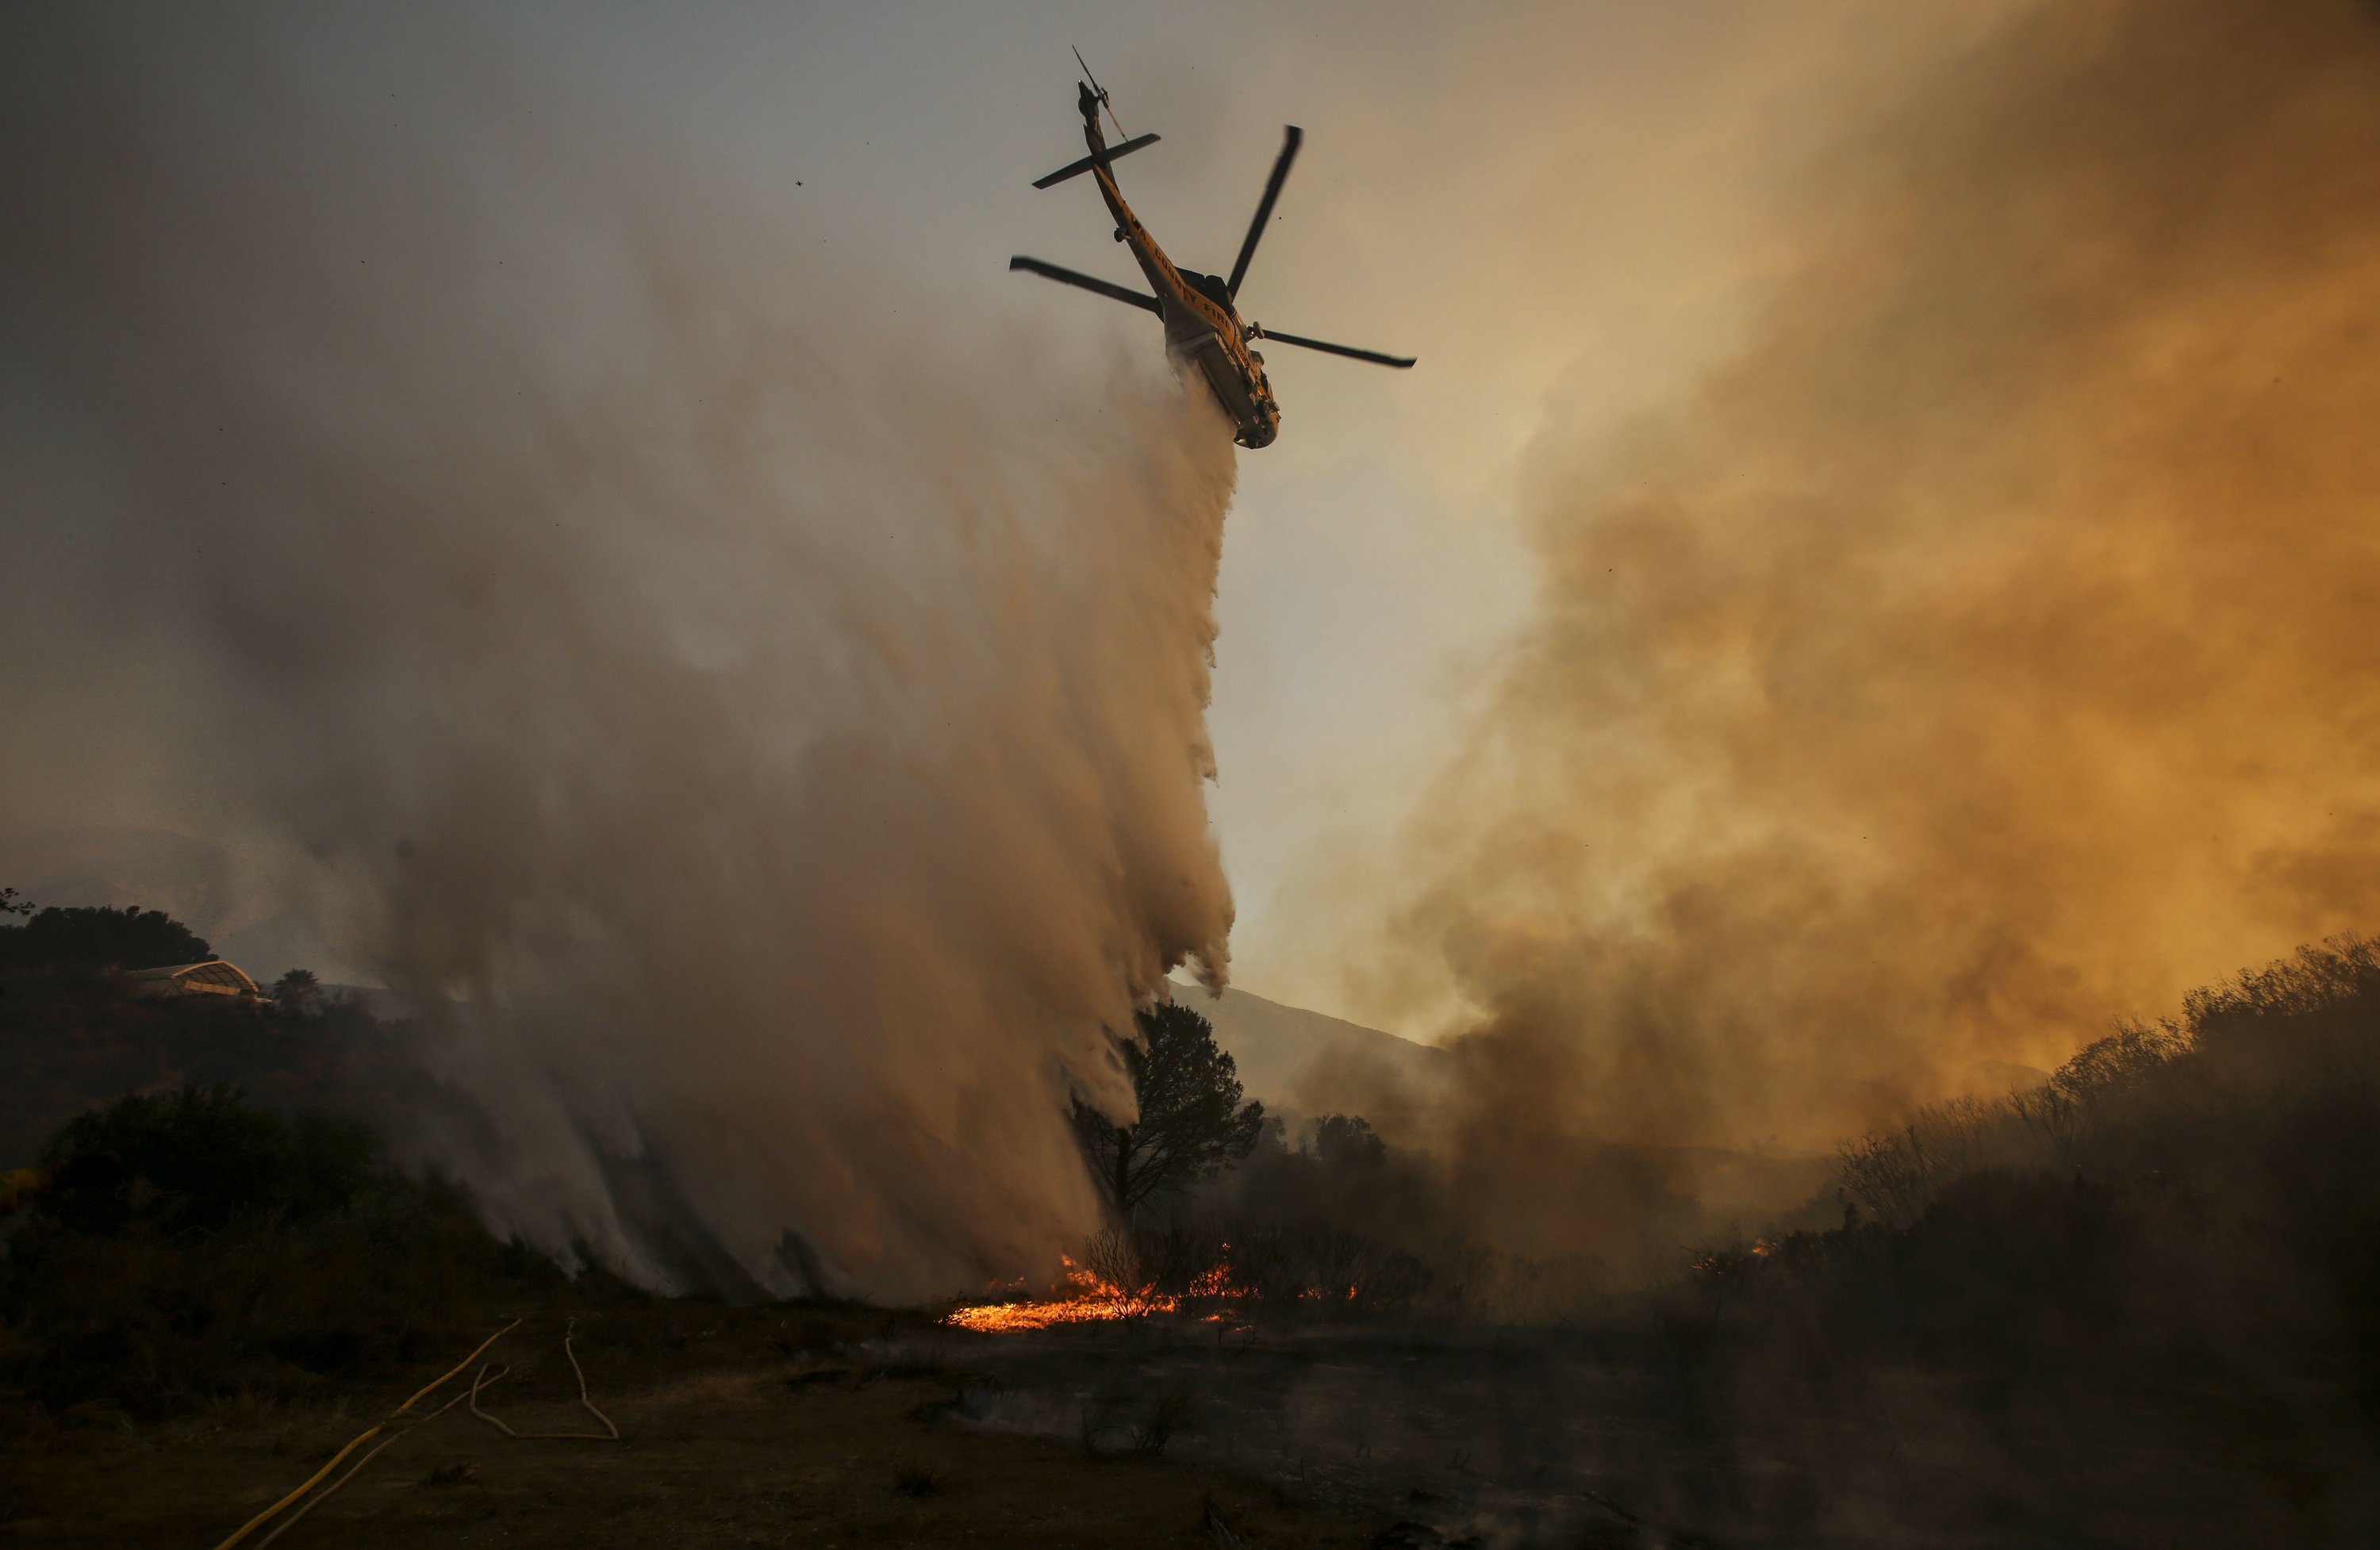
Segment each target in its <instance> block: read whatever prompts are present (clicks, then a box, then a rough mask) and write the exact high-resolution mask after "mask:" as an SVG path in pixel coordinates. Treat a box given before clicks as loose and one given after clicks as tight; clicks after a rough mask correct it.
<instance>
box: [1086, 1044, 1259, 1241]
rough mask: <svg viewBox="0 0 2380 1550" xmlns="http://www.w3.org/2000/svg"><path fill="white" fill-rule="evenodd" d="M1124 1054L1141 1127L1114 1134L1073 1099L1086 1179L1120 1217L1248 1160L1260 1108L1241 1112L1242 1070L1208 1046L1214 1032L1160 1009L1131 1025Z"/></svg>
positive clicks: (1108, 1123) (1248, 1106)
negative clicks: (1136, 1031)
mask: <svg viewBox="0 0 2380 1550" xmlns="http://www.w3.org/2000/svg"><path fill="white" fill-rule="evenodd" d="M1138 1023H1139V1027H1140V1039H1139V1041H1138V1042H1137V1043H1134V1044H1127V1045H1125V1046H1124V1047H1123V1059H1124V1066H1125V1068H1126V1069H1127V1070H1128V1071H1129V1072H1131V1074H1132V1089H1133V1091H1134V1093H1135V1094H1136V1095H1138V1096H1139V1098H1140V1119H1139V1120H1138V1121H1137V1122H1135V1123H1134V1124H1131V1125H1118V1124H1116V1123H1114V1122H1113V1121H1112V1120H1109V1119H1108V1117H1107V1116H1106V1115H1104V1114H1101V1113H1100V1112H1099V1110H1098V1109H1096V1108H1091V1107H1090V1106H1089V1105H1088V1104H1086V1103H1085V1102H1083V1100H1082V1099H1080V1098H1079V1097H1078V1098H1076V1099H1075V1135H1076V1136H1077V1137H1079V1138H1080V1139H1081V1141H1082V1144H1083V1154H1084V1156H1087V1158H1089V1159H1090V1164H1091V1173H1092V1176H1093V1177H1095V1178H1096V1179H1098V1180H1099V1187H1100V1189H1101V1190H1103V1191H1104V1192H1105V1193H1106V1194H1107V1197H1108V1200H1109V1202H1110V1203H1111V1205H1114V1206H1115V1208H1116V1210H1117V1212H1118V1213H1119V1214H1121V1215H1124V1216H1129V1215H1131V1214H1132V1211H1133V1208H1134V1207H1135V1206H1137V1205H1139V1204H1140V1203H1141V1202H1142V1201H1144V1200H1147V1198H1148V1197H1149V1196H1151V1195H1153V1194H1161V1193H1172V1192H1174V1191H1179V1190H1184V1189H1187V1188H1189V1187H1190V1186H1191V1185H1192V1184H1195V1183H1196V1182H1197V1181H1200V1180H1202V1179H1211V1178H1213V1177H1214V1176H1215V1174H1217V1173H1218V1172H1220V1170H1221V1169H1224V1168H1225V1167H1226V1166H1228V1165H1230V1164H1232V1163H1234V1162H1237V1161H1238V1160H1239V1159H1240V1158H1242V1157H1245V1156H1247V1155H1248V1152H1249V1150H1250V1148H1252V1147H1254V1146H1255V1145H1256V1144H1257V1132H1259V1131H1261V1130H1262V1129H1263V1128H1264V1105H1263V1104H1261V1103H1254V1102H1251V1103H1245V1104H1244V1103H1242V1102H1241V1101H1240V1096H1241V1092H1242V1089H1241V1086H1240V1078H1239V1066H1238V1064H1237V1062H1235V1061H1234V1060H1233V1059H1232V1058H1231V1057H1230V1056H1229V1055H1227V1054H1225V1053H1224V1052H1223V1051H1222V1050H1220V1049H1219V1048H1217V1047H1216V1046H1215V1029H1214V1025H1213V1024H1212V1023H1208V1021H1207V1020H1206V1019H1205V1018H1203V1017H1201V1016H1199V1015H1198V1014H1197V1013H1196V1012H1195V1011H1191V1010H1190V1009H1189V1008H1188V1007H1179V1006H1173V1005H1171V1004H1168V1003H1160V1004H1158V1005H1156V1006H1153V1007H1151V1008H1149V1009H1148V1010H1147V1011H1144V1012H1142V1013H1141V1014H1140V1015H1139V1018H1138Z"/></svg>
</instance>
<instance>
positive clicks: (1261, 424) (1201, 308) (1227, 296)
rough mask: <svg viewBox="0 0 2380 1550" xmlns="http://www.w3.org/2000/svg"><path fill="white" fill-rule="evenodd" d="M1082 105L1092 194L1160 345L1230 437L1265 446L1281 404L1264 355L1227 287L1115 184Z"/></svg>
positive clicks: (1085, 100)
mask: <svg viewBox="0 0 2380 1550" xmlns="http://www.w3.org/2000/svg"><path fill="white" fill-rule="evenodd" d="M1082 106H1083V139H1084V141H1085V142H1086V143H1087V144H1088V145H1089V147H1090V148H1091V156H1092V158H1093V162H1092V166H1091V169H1090V170H1091V176H1093V177H1095V178H1097V179H1098V180H1099V197H1100V198H1101V199H1103V200H1107V201H1108V212H1109V213H1110V214H1111V215H1113V216H1114V217H1115V236H1116V240H1117V241H1118V242H1121V243H1123V244H1124V245H1125V246H1126V247H1128V248H1131V249H1132V256H1133V259H1134V260H1135V261H1136V262H1137V263H1138V264H1139V265H1140V272H1141V273H1143V274H1145V275H1147V277H1148V288H1149V289H1150V290H1151V291H1153V292H1155V293H1156V296H1157V305H1158V315H1159V316H1160V318H1162V319H1163V320H1164V322H1165V348H1166V351H1167V353H1169V354H1170V355H1172V357H1173V358H1174V359H1175V360H1177V361H1182V362H1184V363H1187V364H1190V365H1193V366H1196V368H1197V369H1198V372H1199V375H1201V376H1202V377H1204V378H1205V379H1206V381H1207V386H1208V388H1209V389H1210V390H1212V391H1213V393H1214V394H1215V402H1216V403H1218V404H1220V406H1222V409H1223V413H1224V414H1226V415H1228V416H1230V417H1231V418H1232V421H1233V427H1234V433H1233V438H1232V439H1233V441H1235V442H1239V444H1240V445H1242V446H1244V447H1264V446H1270V445H1271V444H1272V441H1273V438H1274V437H1276V436H1278V435H1280V434H1281V406H1280V405H1279V404H1278V403H1276V402H1275V401H1274V399H1273V395H1272V384H1271V383H1270V382H1269V381H1266V380H1265V369H1264V357H1262V356H1259V355H1257V353H1256V351H1254V350H1252V349H1250V348H1248V327H1247V325H1246V324H1245V323H1244V322H1242V321H1240V314H1239V311H1238V309H1235V308H1234V307H1233V305H1232V297H1231V293H1230V291H1228V290H1227V289H1225V288H1224V285H1223V282H1222V280H1221V279H1220V278H1219V277H1217V276H1215V275H1212V274H1199V273H1196V272H1193V271H1189V270H1184V269H1180V268H1177V267H1175V265H1174V263H1173V260H1171V259H1169V258H1167V257H1166V256H1165V249H1164V248H1160V247H1159V246H1158V245H1157V239H1156V238H1155V237H1153V236H1149V235H1148V228H1147V227H1146V226H1144V225H1142V224H1140V222H1139V220H1138V219H1137V218H1136V217H1135V216H1134V214H1133V212H1132V206H1130V205H1128V204H1126V203H1125V202H1124V199H1123V191H1122V190H1120V189H1119V188H1116V182H1115V178H1114V176H1113V175H1112V174H1111V172H1110V170H1109V167H1108V160H1107V149H1108V147H1107V139H1106V137H1105V136H1103V135H1102V134H1100V133H1099V102H1098V99H1096V98H1094V97H1092V96H1091V95H1090V93H1089V92H1088V91H1085V92H1084V93H1083V95H1082ZM1126 149H1130V148H1129V147H1127V148H1126Z"/></svg>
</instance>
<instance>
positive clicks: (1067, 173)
mask: <svg viewBox="0 0 2380 1550" xmlns="http://www.w3.org/2000/svg"><path fill="white" fill-rule="evenodd" d="M1159 138H1160V137H1158V136H1156V135H1141V136H1138V137H1136V138H1135V139H1128V140H1126V141H1124V142H1123V144H1122V145H1111V146H1110V147H1108V149H1107V150H1106V151H1105V152H1103V155H1104V157H1105V159H1106V160H1108V161H1111V162H1112V161H1114V160H1115V159H1116V158H1117V157H1119V156H1129V155H1131V154H1132V153H1133V152H1134V151H1138V150H1140V149H1141V148H1142V147H1144V146H1150V145H1155V144H1156V143H1157V142H1158V139H1159ZM1100 159H1101V158H1100V157H1099V156H1086V157H1084V158H1083V159H1082V160H1081V161H1079V162H1069V163H1066V164H1065V165H1064V166H1062V167H1060V168H1059V169H1058V170H1057V171H1056V172H1053V173H1051V174H1050V176H1047V177H1037V178H1035V179H1034V180H1033V187H1035V188H1055V187H1056V186H1057V185H1059V184H1061V183H1063V182H1065V181H1066V179H1068V178H1070V177H1080V176H1082V175H1083V174H1085V173H1087V172H1088V171H1090V170H1091V169H1092V168H1093V167H1095V166H1098V165H1099V162H1100Z"/></svg>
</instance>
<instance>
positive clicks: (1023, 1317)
mask: <svg viewBox="0 0 2380 1550" xmlns="http://www.w3.org/2000/svg"><path fill="white" fill-rule="evenodd" d="M1064 1264H1065V1266H1066V1285H1067V1287H1068V1288H1070V1289H1071V1290H1069V1291H1068V1292H1067V1293H1066V1294H1065V1295H1063V1296H1060V1297H1054V1298H1051V1299H1050V1300H1048V1301H1046V1302H1039V1301H1015V1302H971V1303H967V1304H965V1306H962V1307H959V1308H955V1309H953V1310H952V1311H951V1312H950V1313H949V1314H945V1315H944V1316H943V1318H942V1322H943V1323H944V1324H947V1325H950V1326H953V1327H954V1328H958V1329H972V1330H976V1331H977V1332H979V1333H983V1334H990V1335H1007V1334H1015V1333H1018V1332H1020V1331H1023V1330H1028V1329H1048V1328H1050V1327H1051V1326H1055V1325H1061V1324H1110V1323H1114V1322H1117V1321H1120V1320H1123V1319H1136V1318H1147V1317H1149V1316H1150V1315H1152V1314H1178V1313H1182V1312H1184V1309H1185V1308H1188V1307H1192V1306H1194V1305H1196V1304H1202V1303H1212V1302H1221V1301H1225V1300H1232V1299H1238V1298H1244V1297H1246V1296H1248V1295H1250V1289H1248V1288H1246V1287H1244V1286H1240V1285H1238V1284H1236V1283H1235V1282H1233V1279H1232V1267H1231V1266H1230V1265H1228V1264H1226V1265H1216V1266H1215V1267H1214V1268H1213V1269H1211V1270H1204V1271H1201V1272H1199V1274H1198V1275H1197V1276H1196V1278H1194V1279H1192V1281H1191V1282H1190V1285H1189V1288H1188V1290H1185V1291H1184V1293H1183V1294H1182V1295H1181V1296H1179V1297H1176V1296H1172V1295H1171V1294H1169V1293H1166V1292H1162V1291H1160V1290H1158V1289H1157V1287H1156V1286H1155V1285H1154V1284H1153V1283H1152V1284H1150V1285H1147V1286H1144V1287H1142V1288H1140V1289H1139V1290H1136V1291H1135V1290H1129V1289H1127V1288H1125V1287H1123V1286H1121V1285H1119V1284H1118V1283H1116V1282H1115V1281H1112V1280H1110V1279H1108V1278H1104V1277H1102V1276H1099V1275H1096V1274H1094V1273H1093V1272H1091V1271H1089V1270H1086V1269H1084V1268H1083V1267H1082V1266H1081V1265H1076V1264H1075V1262H1074V1261H1073V1260H1072V1259H1068V1260H1066V1261H1065V1262H1064ZM1347 1295H1348V1296H1350V1297H1353V1296H1354V1289H1352V1288H1350V1289H1349V1290H1348V1293H1347ZM1221 1317H1222V1315H1221V1314H1208V1315H1207V1319H1206V1322H1208V1323H1210V1324H1211V1323H1215V1322H1218V1321H1219V1320H1220V1319H1221Z"/></svg>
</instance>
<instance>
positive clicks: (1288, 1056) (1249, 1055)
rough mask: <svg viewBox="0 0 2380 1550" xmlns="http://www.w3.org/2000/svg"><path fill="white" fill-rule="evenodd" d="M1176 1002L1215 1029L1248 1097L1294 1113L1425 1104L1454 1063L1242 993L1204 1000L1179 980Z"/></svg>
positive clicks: (1426, 1048)
mask: <svg viewBox="0 0 2380 1550" xmlns="http://www.w3.org/2000/svg"><path fill="white" fill-rule="evenodd" d="M1172 993H1173V999H1174V1000H1175V1001H1176V1002H1178V1003H1180V1004H1181V1005H1183V1006H1185V1007H1188V1008H1190V1009H1191V1010H1192V1011H1196V1013H1197V1014H1198V1015H1199V1016H1201V1017H1204V1018H1205V1019H1207V1021H1208V1022H1209V1023H1213V1024H1214V1025H1215V1042H1216V1043H1217V1044H1220V1046H1222V1047H1223V1048H1224V1049H1225V1050H1226V1051H1227V1052H1228V1053H1229V1054H1230V1055H1231V1057H1232V1059H1233V1060H1235V1061H1237V1062H1238V1063H1239V1068H1240V1080H1241V1082H1242V1083H1243V1084H1245V1085H1246V1087H1247V1091H1248V1096H1250V1097H1254V1098H1261V1099H1263V1100H1264V1105H1265V1107H1266V1108H1269V1109H1273V1110H1276V1111H1281V1112H1286V1113H1289V1114H1293V1115H1317V1114H1375V1113H1378V1112H1379V1111H1380V1110H1381V1109H1382V1108H1384V1107H1386V1108H1405V1107H1409V1106H1412V1105H1415V1104H1417V1103H1424V1102H1427V1100H1429V1099H1430V1098H1432V1097H1435V1096H1437V1095H1438V1093H1439V1091H1440V1090H1441V1089H1443V1088H1444V1086H1445V1085H1446V1084H1447V1082H1448V1081H1449V1080H1451V1072H1452V1064H1453V1062H1452V1058H1451V1056H1449V1055H1448V1054H1447V1052H1446V1051H1445V1050H1443V1049H1439V1048H1436V1047H1432V1046H1430V1045H1426V1044H1415V1043H1414V1042H1413V1041H1412V1040H1411V1039H1402V1038H1399V1037H1397V1035H1394V1034H1384V1033H1382V1032H1381V1031H1380V1030H1379V1029H1378V1028H1366V1027H1365V1026H1364V1025H1363V1024H1361V1023H1348V1022H1343V1021H1342V1020H1341V1019H1339V1018H1336V1017H1325V1016H1324V1015H1323V1014H1322V1013H1320V1012H1318V1011H1306V1010H1305V1009H1304V1008H1303V1007H1292V1006H1283V1005H1282V1004H1281V1002H1279V1001H1269V1000H1267V999H1264V998H1263V997H1262V996H1252V995H1250V994H1249V993H1248V992H1246V991H1245V990H1225V991H1224V992H1223V994H1222V996H1221V997H1220V999H1219V998H1217V997H1213V996H1209V995H1208V994H1207V992H1206V991H1205V990H1204V989H1202V988H1200V987H1197V986H1196V985H1184V984H1182V983H1180V982H1179V981H1176V982H1174V983H1173V984H1172Z"/></svg>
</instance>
